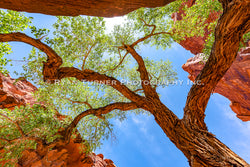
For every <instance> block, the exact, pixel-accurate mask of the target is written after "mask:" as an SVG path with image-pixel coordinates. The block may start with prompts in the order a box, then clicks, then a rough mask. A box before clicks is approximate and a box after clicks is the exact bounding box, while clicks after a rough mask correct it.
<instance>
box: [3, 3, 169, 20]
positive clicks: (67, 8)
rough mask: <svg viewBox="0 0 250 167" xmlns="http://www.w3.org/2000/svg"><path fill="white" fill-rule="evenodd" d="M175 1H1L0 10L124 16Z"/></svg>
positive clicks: (56, 14)
mask: <svg viewBox="0 0 250 167" xmlns="http://www.w3.org/2000/svg"><path fill="white" fill-rule="evenodd" d="M172 1H173V0H157V1H152V0H115V1H114V0H35V1H34V0H1V1H0V8H4V9H11V10H16V11H25V12H30V13H43V14H47V15H54V16H59V15H60V16H78V15H89V16H101V17H113V16H123V15H125V14H127V13H129V12H131V11H134V10H136V9H138V8H140V7H151V8H152V7H159V6H164V5H166V4H168V3H170V2H172Z"/></svg>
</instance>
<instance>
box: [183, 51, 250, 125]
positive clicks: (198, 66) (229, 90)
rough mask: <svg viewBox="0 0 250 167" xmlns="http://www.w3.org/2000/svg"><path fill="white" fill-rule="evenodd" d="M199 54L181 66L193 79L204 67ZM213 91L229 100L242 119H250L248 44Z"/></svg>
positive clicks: (249, 54)
mask: <svg viewBox="0 0 250 167" xmlns="http://www.w3.org/2000/svg"><path fill="white" fill-rule="evenodd" d="M204 65H205V64H204V61H203V58H202V57H201V56H200V54H198V55H196V56H194V57H192V58H190V59H188V60H187V62H186V63H185V64H184V65H183V66H182V68H183V69H184V70H185V71H187V72H188V73H189V76H188V77H189V79H190V80H192V81H194V80H195V78H196V76H197V75H198V74H199V73H200V71H201V70H202V68H203V67H204ZM214 93H219V94H221V95H223V96H225V97H226V98H228V99H229V100H230V101H231V104H230V107H231V109H232V110H233V111H234V112H235V113H236V114H237V117H238V118H239V119H241V120H242V121H250V46H249V47H247V48H245V49H241V51H240V52H239V53H238V55H237V58H236V60H235V61H234V63H233V65H232V66H231V67H230V69H229V70H228V71H227V73H226V74H225V75H224V77H223V78H222V79H221V80H220V82H219V83H218V84H217V86H216V88H215V90H214Z"/></svg>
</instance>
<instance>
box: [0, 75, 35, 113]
mask: <svg viewBox="0 0 250 167" xmlns="http://www.w3.org/2000/svg"><path fill="white" fill-rule="evenodd" d="M36 90H37V88H36V87H35V86H34V85H32V84H31V83H30V82H28V81H27V80H26V79H22V80H19V81H16V80H15V79H12V78H11V77H10V76H4V75H3V74H1V73H0V109H3V108H9V109H13V108H14V107H15V106H20V105H25V104H30V105H33V104H35V103H36V100H35V99H34V98H33V95H32V94H33V92H34V91H36Z"/></svg>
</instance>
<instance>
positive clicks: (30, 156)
mask: <svg viewBox="0 0 250 167" xmlns="http://www.w3.org/2000/svg"><path fill="white" fill-rule="evenodd" d="M36 90H37V88H36V87H35V86H34V85H32V84H31V83H30V82H28V81H27V80H25V79H21V80H18V81H16V80H15V79H12V78H11V77H10V76H4V75H3V74H1V73H0V109H4V108H8V109H11V110H12V109H14V107H16V106H20V105H26V104H30V105H33V104H36V103H37V102H36V100H35V98H34V97H33V95H32V94H33V92H34V91H36ZM64 117H65V116H63V115H60V114H58V115H57V118H58V119H63V118H64ZM81 142H82V139H81V137H80V136H78V137H77V138H76V139H71V141H70V142H69V143H64V144H61V145H60V147H55V148H53V149H51V150H47V152H46V153H45V154H44V155H41V154H40V153H39V152H38V151H37V150H30V149H29V150H25V151H24V152H23V154H22V157H21V158H20V159H19V160H18V164H16V165H17V166H19V167H44V166H56V167H60V166H61V167H65V166H69V167H115V165H114V163H113V161H112V160H110V159H104V156H103V155H102V154H99V155H96V154H95V153H90V154H89V155H86V154H84V153H81V149H80V148H81ZM44 147H46V145H45V146H44ZM40 149H41V148H40ZM44 149H45V148H44ZM42 150H43V148H42ZM2 151H3V148H0V152H2ZM4 163H6V161H0V166H3V165H4Z"/></svg>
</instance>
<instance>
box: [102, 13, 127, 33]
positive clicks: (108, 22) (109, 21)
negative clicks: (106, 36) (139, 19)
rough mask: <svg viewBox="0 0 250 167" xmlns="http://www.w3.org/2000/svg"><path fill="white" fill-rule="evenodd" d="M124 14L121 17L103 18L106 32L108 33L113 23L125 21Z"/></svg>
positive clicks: (117, 23)
mask: <svg viewBox="0 0 250 167" xmlns="http://www.w3.org/2000/svg"><path fill="white" fill-rule="evenodd" d="M125 19H126V17H125V16H122V17H112V18H104V20H105V22H106V32H107V33H110V32H111V31H112V29H113V27H114V26H115V25H121V24H123V23H125Z"/></svg>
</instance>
